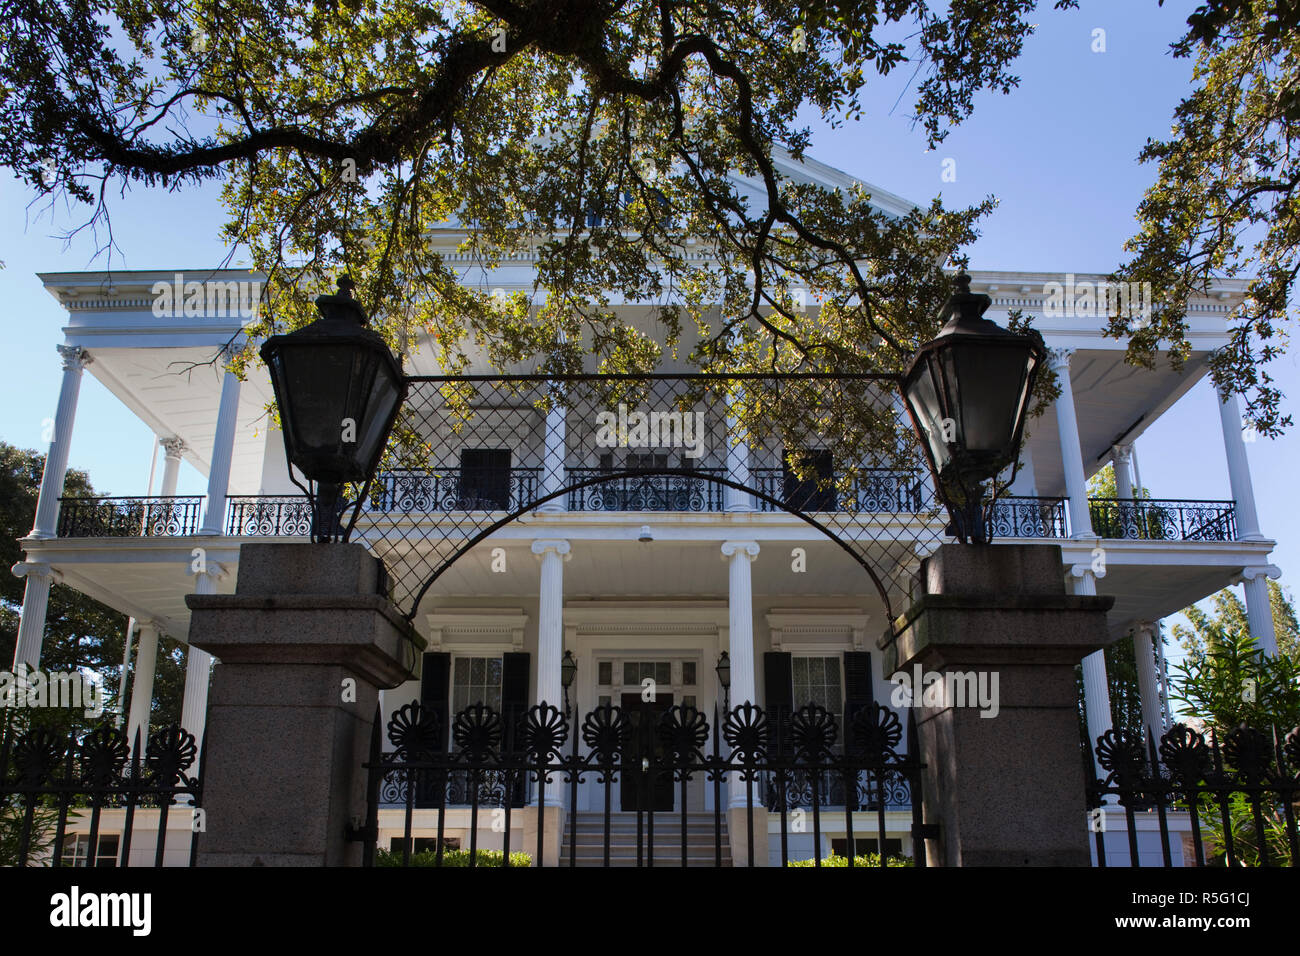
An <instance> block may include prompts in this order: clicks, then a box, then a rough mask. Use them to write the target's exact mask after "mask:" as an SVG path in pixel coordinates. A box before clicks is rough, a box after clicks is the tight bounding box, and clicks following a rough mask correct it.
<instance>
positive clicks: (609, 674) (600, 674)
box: [596, 661, 614, 684]
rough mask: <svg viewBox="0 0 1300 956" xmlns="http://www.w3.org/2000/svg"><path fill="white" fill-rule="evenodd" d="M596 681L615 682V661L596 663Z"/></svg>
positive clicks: (600, 682) (601, 682)
mask: <svg viewBox="0 0 1300 956" xmlns="http://www.w3.org/2000/svg"><path fill="white" fill-rule="evenodd" d="M596 673H597V677H596V682H597V683H599V684H612V683H614V663H613V661H601V662H600V663H599V664H597V665H596Z"/></svg>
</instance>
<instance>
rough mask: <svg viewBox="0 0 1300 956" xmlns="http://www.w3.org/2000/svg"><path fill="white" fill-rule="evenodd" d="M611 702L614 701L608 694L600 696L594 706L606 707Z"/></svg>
mask: <svg viewBox="0 0 1300 956" xmlns="http://www.w3.org/2000/svg"><path fill="white" fill-rule="evenodd" d="M613 700H614V699H613V698H612V697H610V696H609V694H601V695H600V696H599V697H597V698H596V706H598V707H607V706H609V705H610V704H611V703H612V702H613Z"/></svg>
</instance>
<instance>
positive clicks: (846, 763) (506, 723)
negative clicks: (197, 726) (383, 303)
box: [363, 701, 936, 867]
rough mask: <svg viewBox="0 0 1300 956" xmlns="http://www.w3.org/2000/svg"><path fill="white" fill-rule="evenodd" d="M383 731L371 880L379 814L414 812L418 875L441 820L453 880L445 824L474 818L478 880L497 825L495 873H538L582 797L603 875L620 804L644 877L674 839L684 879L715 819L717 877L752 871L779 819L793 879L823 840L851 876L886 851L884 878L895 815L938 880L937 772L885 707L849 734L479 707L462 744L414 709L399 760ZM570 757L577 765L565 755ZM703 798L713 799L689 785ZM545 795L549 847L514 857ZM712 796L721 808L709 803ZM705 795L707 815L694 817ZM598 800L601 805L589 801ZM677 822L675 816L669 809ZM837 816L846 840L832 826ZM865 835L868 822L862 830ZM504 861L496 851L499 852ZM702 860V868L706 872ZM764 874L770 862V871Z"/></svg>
mask: <svg viewBox="0 0 1300 956" xmlns="http://www.w3.org/2000/svg"><path fill="white" fill-rule="evenodd" d="M382 726H383V723H382V717H381V715H380V714H379V713H378V712H376V715H375V726H374V732H373V736H372V738H371V749H370V759H369V760H368V761H367V763H366V764H365V765H364V766H365V768H366V770H367V774H368V785H367V788H368V800H369V813H368V818H367V822H366V827H365V829H364V831H363V832H364V839H365V843H366V846H365V851H364V855H363V859H364V862H365V864H366V865H367V866H369V865H373V864H374V863H375V860H376V853H377V851H379V850H380V848H379V847H378V838H379V832H380V826H379V821H380V818H379V811H380V808H381V807H384V806H386V807H392V806H393V805H394V804H397V805H399V806H400V807H401V808H403V809H404V811H405V813H404V817H403V821H404V822H403V831H402V836H401V837H400V838H399V839H397V840H395V841H394V846H395V849H394V851H393V858H394V859H395V860H398V861H400V863H401V864H402V865H410V864H411V862H412V857H413V855H414V853H415V851H416V836H415V834H414V829H415V828H414V825H413V824H414V814H415V812H416V810H417V809H432V810H436V811H437V814H436V817H437V822H436V831H437V832H436V836H435V837H432V838H430V837H428V836H425V837H421V838H420V839H421V840H422V841H427V842H428V844H429V846H430V852H431V853H432V854H433V857H434V865H443V856H444V853H445V852H446V847H447V846H448V842H449V841H448V834H447V830H448V826H447V818H448V811H449V810H451V809H453V808H456V807H457V806H458V805H459V808H461V809H467V810H468V815H467V818H466V821H465V823H464V825H462V826H460V827H454V828H452V829H456V830H457V831H458V832H461V831H463V832H464V833H465V834H466V837H467V839H468V843H469V845H468V847H465V846H463V844H462V845H461V846H460V847H459V849H460V850H462V851H464V850H465V849H468V859H467V865H469V866H475V865H479V859H480V857H479V847H478V838H479V833H480V830H481V829H483V824H484V822H485V821H486V820H487V819H489V818H490V819H491V826H490V828H491V830H492V831H493V832H494V833H499V834H501V835H502V838H503V841H504V846H503V847H502V848H501V849H500V851H499V852H498V853H497V854H496V855H495V856H494V857H493V859H494V860H499V865H501V866H510V865H512V864H511V853H512V852H514V851H525V852H529V853H534V852H535V855H534V856H533V857H532V862H533V863H534V864H535V865H538V866H541V865H543V864H544V861H545V859H546V846H545V834H546V830H547V827H546V823H545V821H546V818H547V817H548V816H549V815H550V814H565V813H566V810H565V808H564V807H563V806H561V805H560V803H561V800H562V798H563V799H567V802H568V805H569V807H570V808H574V807H577V806H578V803H579V792H580V788H581V787H582V786H583V785H594V787H595V790H596V794H595V797H594V803H595V805H597V806H598V807H599V808H600V809H598V810H597V811H596V815H597V816H598V817H599V818H600V820H601V821H602V823H601V824H598V825H597V827H596V831H595V834H596V835H597V836H598V837H599V844H600V846H601V847H602V848H603V855H602V856H600V857H599V858H598V859H599V861H600V862H601V863H602V864H603V865H604V866H610V865H611V848H612V845H613V839H612V834H613V832H614V824H613V815H614V806H615V804H616V802H617V803H618V804H619V806H621V807H622V808H624V809H626V808H627V807H628V806H629V803H630V804H632V805H633V810H632V812H633V813H634V814H635V821H636V827H635V852H636V856H635V861H636V863H637V865H639V866H640V865H644V866H654V865H655V863H656V859H657V858H658V859H659V860H660V861H662V860H663V859H664V857H663V855H662V854H663V851H664V841H663V839H662V838H660V839H656V836H655V827H656V821H658V824H659V826H660V829H661V833H662V832H663V831H664V830H665V828H667V830H668V838H669V840H670V841H671V840H672V838H673V837H674V836H675V837H677V843H678V844H679V849H680V853H678V849H677V848H673V849H672V850H671V852H672V858H673V859H674V861H675V863H679V864H680V865H681V866H687V865H688V864H689V861H690V860H691V858H692V857H691V851H692V849H694V850H695V851H696V852H697V853H698V844H697V845H696V846H695V847H692V846H691V845H690V844H691V841H690V838H689V837H690V834H691V831H692V829H693V827H694V828H696V829H695V832H696V833H697V834H698V833H699V830H698V826H699V820H700V817H701V816H704V817H706V818H708V817H710V815H711V825H710V826H709V827H708V834H709V836H710V837H711V841H710V842H711V847H710V848H711V850H712V854H711V857H712V865H714V866H718V867H720V866H723V865H724V862H723V861H724V858H729V857H730V850H728V851H727V852H726V853H724V844H725V845H727V846H728V847H732V846H736V845H737V844H738V843H740V842H743V843H744V845H745V847H746V854H745V858H746V859H747V860H748V863H749V865H750V866H753V865H755V862H756V861H755V852H756V851H757V852H759V853H760V854H764V855H765V854H766V846H767V843H768V838H769V826H768V819H769V816H770V817H772V818H773V819H774V820H775V821H776V822H777V824H778V825H777V827H776V830H775V833H774V834H773V835H774V836H775V837H776V838H777V839H778V840H779V846H780V860H781V863H782V865H786V864H788V863H790V862H791V861H792V857H791V850H790V837H791V835H792V834H795V833H798V834H800V835H804V834H808V835H811V837H812V844H811V845H812V847H813V863H812V865H815V866H820V865H821V851H822V846H823V836H824V835H828V836H829V835H830V834H831V833H832V832H834V833H837V834H841V833H842V834H843V845H844V846H845V847H847V848H849V849H848V852H847V853H846V854H845V855H846V857H847V865H849V866H853V865H854V856H855V851H856V849H857V848H858V847H859V846H860V845H861V842H862V839H861V838H874V839H875V841H876V843H875V846H876V847H878V848H879V849H880V851H881V852H880V853H879V864H880V866H882V867H883V866H886V865H887V861H888V854H887V853H886V852H885V850H886V848H887V847H888V846H889V845H890V843H889V837H888V836H887V826H886V816H885V814H886V811H887V810H891V809H892V810H899V809H909V810H910V820H909V822H908V824H907V828H906V832H907V833H908V834H910V837H911V840H912V846H913V853H914V865H916V866H924V865H925V852H924V840H925V839H926V838H928V837H929V838H932V837H934V836H935V835H936V834H935V833H934V832H933V831H932V829H930V828H927V827H926V826H925V825H923V823H922V818H921V801H920V800H919V799H913V798H912V795H913V794H919V792H920V789H919V788H920V772H921V771H922V770H923V769H924V765H923V764H921V763H919V762H917V761H916V759H915V758H913V757H912V756H910V755H911V754H915V753H917V752H918V750H917V743H916V728H915V723H914V721H913V720H912V717H911V715H910V713H909V717H908V726H907V729H906V737H907V745H906V748H904V747H903V738H904V735H905V732H904V728H903V725H902V722H901V721H900V720H899V718H898V715H897V714H895V713H894V712H893V711H891V710H890V709H889V708H887V707H884V706H883V705H881V704H874V703H873V704H871V705H869V706H866V707H863V708H861V709H860V710H859V711H858V712H857V713H856V715H854V717H853V718H852V719H851V720H850V721H849V722H848V723H847V725H845V726H844V727H843V728H841V726H840V724H839V721H838V720H837V719H836V717H835V715H834V714H831V713H830V712H829V711H827V710H825V709H824V708H822V707H819V706H817V705H813V704H810V705H807V706H804V707H802V708H800V709H798V710H796V711H794V712H793V713H791V714H788V715H784V716H781V717H775V716H774V717H769V715H768V714H767V713H766V712H765V711H764V710H763V708H761V707H758V706H755V705H753V704H749V703H744V704H741V705H739V706H737V707H734V708H732V709H731V710H730V711H728V712H727V713H726V714H725V715H724V716H723V718H722V720H721V721H719V719H718V716H717V714H716V713H715V715H714V720H713V722H712V723H710V722H709V721H708V720H707V718H706V717H705V715H704V714H703V713H701V712H700V711H698V710H696V709H695V708H694V707H691V706H689V705H682V704H678V705H675V706H672V707H668V708H664V709H663V710H661V711H658V712H653V713H652V712H650V711H639V710H633V709H625V708H621V707H619V706H617V705H611V704H604V705H602V706H599V707H597V708H595V709H594V710H592V711H590V712H589V713H587V714H586V716H585V717H584V718H583V719H582V721H581V723H580V724H578V723H577V722H576V721H575V722H571V721H570V719H569V717H568V716H566V714H565V713H564V711H561V710H560V709H559V708H557V707H554V706H552V705H549V704H546V703H541V704H537V705H535V706H533V707H530V708H528V709H527V710H526V711H525V712H524V713H523V714H521V715H520V717H519V718H518V719H517V720H510V719H505V718H503V716H502V715H501V714H500V713H498V712H497V711H495V710H493V709H492V708H490V707H487V706H485V705H482V704H473V705H470V706H469V707H467V708H465V709H464V710H462V711H460V712H459V713H457V714H455V715H454V717H453V718H452V719H451V726H450V740H448V736H447V729H446V728H445V727H444V725H443V720H442V718H441V717H440V715H439V713H438V712H437V711H436V710H433V709H429V708H426V707H424V706H422V705H421V704H420V702H418V701H416V702H413V703H410V704H407V705H405V706H403V707H401V708H399V709H398V710H397V711H395V712H394V713H393V715H392V718H391V719H390V720H389V721H388V723H387V737H388V740H389V743H390V744H391V745H392V747H393V748H394V749H393V750H392V751H389V752H384V751H383V749H382V737H381V727H382ZM566 751H567V753H566ZM696 782H698V783H701V784H702V785H703V786H702V787H700V788H697V787H692V786H691V784H692V783H696ZM526 790H527V791H528V792H529V793H531V794H532V795H534V797H535V796H536V795H537V794H538V793H541V792H543V791H544V792H545V793H546V794H547V797H546V799H544V800H534V805H533V806H532V807H530V808H528V811H527V812H528V813H530V814H532V813H535V814H536V821H535V824H536V831H537V842H536V847H535V851H534V848H533V847H532V846H522V845H512V843H511V840H512V837H511V832H512V815H513V814H515V813H519V812H523V811H522V809H521V808H522V807H523V803H524V799H523V795H524V793H525V791H526ZM705 791H707V793H708V796H709V799H707V800H706V799H705ZM692 792H694V793H695V797H694V800H695V803H694V804H692V802H691V800H692V796H691V795H692ZM588 796H590V793H589V794H588ZM665 806H667V807H671V809H663V808H664V807H665ZM726 806H731V807H740V808H743V810H744V814H743V817H744V823H743V825H741V826H739V827H737V828H736V829H731V827H732V826H733V825H734V822H735V821H734V819H733V820H731V821H730V822H728V821H727V820H726V819H725V818H726V817H727V814H724V807H726ZM828 813H833V815H834V827H835V829H834V831H831V830H830V829H828V827H827V825H826V823H825V818H826V817H827V814H828ZM864 821H865V822H864ZM577 839H578V827H577V826H576V825H574V823H573V820H572V819H570V821H569V826H568V827H567V832H566V834H565V841H566V842H567V853H566V854H565V856H566V858H567V865H569V866H576V865H577V862H578V859H579V854H578V843H577ZM493 849H494V850H495V849H496V848H495V847H494V848H493ZM696 859H697V860H698V857H696ZM764 862H766V860H765V861H764Z"/></svg>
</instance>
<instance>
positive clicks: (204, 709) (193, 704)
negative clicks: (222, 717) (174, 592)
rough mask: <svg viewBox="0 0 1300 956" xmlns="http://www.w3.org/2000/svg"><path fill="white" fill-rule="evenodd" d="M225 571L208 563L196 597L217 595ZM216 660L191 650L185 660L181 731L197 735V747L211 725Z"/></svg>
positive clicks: (197, 579)
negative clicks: (210, 701)
mask: <svg viewBox="0 0 1300 956" xmlns="http://www.w3.org/2000/svg"><path fill="white" fill-rule="evenodd" d="M225 573H226V572H225V569H224V568H223V567H221V565H219V564H217V563H216V562H213V561H207V562H205V565H204V570H203V571H201V572H200V573H198V574H196V575H194V593H195V594H216V593H217V581H218V580H220V579H221V578H222V577H223V576H224V575H225ZM212 661H213V657H212V655H211V654H209V653H208V652H207V651H203V650H200V649H199V648H197V647H191V648H190V649H189V653H188V654H186V656H185V693H184V696H183V697H182V698H181V727H182V728H183V729H184V730H188V731H189V732H190V733H192V734H193V735H194V742H195V745H196V746H198V747H199V748H200V752H201V751H202V747H203V731H204V728H205V727H206V726H207V722H208V686H209V685H210V684H211V682H212ZM198 757H199V754H195V758H194V766H195V767H197V766H198Z"/></svg>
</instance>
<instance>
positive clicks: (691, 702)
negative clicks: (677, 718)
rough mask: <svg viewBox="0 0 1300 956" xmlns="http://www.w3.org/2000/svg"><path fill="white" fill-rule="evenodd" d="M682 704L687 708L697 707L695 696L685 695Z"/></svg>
mask: <svg viewBox="0 0 1300 956" xmlns="http://www.w3.org/2000/svg"><path fill="white" fill-rule="evenodd" d="M682 704H683V705H685V706H686V707H694V706H695V695H694V694H686V695H684V696H683V697H682Z"/></svg>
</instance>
